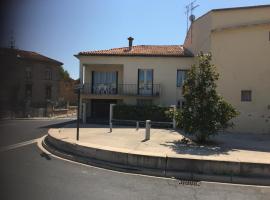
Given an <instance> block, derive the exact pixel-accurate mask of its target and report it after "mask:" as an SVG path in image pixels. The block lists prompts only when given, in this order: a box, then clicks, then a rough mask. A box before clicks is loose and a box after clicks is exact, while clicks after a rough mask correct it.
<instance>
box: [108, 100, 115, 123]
mask: <svg viewBox="0 0 270 200" xmlns="http://www.w3.org/2000/svg"><path fill="white" fill-rule="evenodd" d="M114 106H115V104H110V121H109V124H110V123H112V119H113V107H114Z"/></svg>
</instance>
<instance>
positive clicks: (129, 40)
mask: <svg viewBox="0 0 270 200" xmlns="http://www.w3.org/2000/svg"><path fill="white" fill-rule="evenodd" d="M133 40H134V38H133V37H129V38H128V50H129V51H131V49H132V42H133Z"/></svg>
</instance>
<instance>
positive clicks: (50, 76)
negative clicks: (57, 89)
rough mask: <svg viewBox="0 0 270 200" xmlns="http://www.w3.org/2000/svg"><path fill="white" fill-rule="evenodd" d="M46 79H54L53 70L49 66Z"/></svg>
mask: <svg viewBox="0 0 270 200" xmlns="http://www.w3.org/2000/svg"><path fill="white" fill-rule="evenodd" d="M45 79H46V80H52V70H51V69H50V68H47V69H46V71H45Z"/></svg>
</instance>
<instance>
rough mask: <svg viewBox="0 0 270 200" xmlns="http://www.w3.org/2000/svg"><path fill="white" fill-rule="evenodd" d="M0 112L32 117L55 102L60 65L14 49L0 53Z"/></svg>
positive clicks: (44, 57)
mask: <svg viewBox="0 0 270 200" xmlns="http://www.w3.org/2000/svg"><path fill="white" fill-rule="evenodd" d="M0 63H1V73H0V79H1V86H0V87H1V90H0V101H1V102H0V106H1V108H0V110H1V112H2V113H3V112H7V111H12V112H13V113H16V114H17V115H19V116H25V115H28V114H29V115H35V114H33V113H32V110H31V108H46V107H47V105H48V103H50V104H53V103H55V102H57V101H58V98H59V79H60V77H59V69H60V66H61V65H62V64H63V63H61V62H59V61H57V60H54V59H51V58H48V57H46V56H43V55H41V54H38V53H35V52H31V51H24V50H19V49H14V48H1V49H0Z"/></svg>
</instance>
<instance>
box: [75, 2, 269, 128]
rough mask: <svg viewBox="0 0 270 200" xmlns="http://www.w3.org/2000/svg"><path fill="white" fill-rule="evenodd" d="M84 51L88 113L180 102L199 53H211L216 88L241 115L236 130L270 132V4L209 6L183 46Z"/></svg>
mask: <svg viewBox="0 0 270 200" xmlns="http://www.w3.org/2000/svg"><path fill="white" fill-rule="evenodd" d="M132 39H133V38H129V45H128V47H124V48H116V49H110V50H102V51H88V52H80V53H79V54H78V55H76V57H77V58H78V59H79V60H80V80H81V83H82V84H84V89H83V95H82V98H81V101H82V103H83V105H84V109H83V111H84V112H85V113H86V114H85V116H87V117H95V118H99V117H100V118H101V117H105V116H108V115H109V114H108V104H109V103H117V102H123V103H128V104H151V103H153V104H158V105H164V106H169V105H177V106H179V107H181V105H182V104H183V103H184V99H183V96H182V84H183V81H184V79H185V76H186V70H188V69H189V68H190V66H191V65H192V64H195V63H196V55H197V54H198V53H199V52H200V51H203V52H205V53H208V52H211V53H212V55H213V64H215V65H216V67H217V69H218V72H219V74H220V79H219V81H218V92H219V93H220V94H221V95H222V96H223V97H224V98H225V99H226V100H227V101H228V102H229V103H231V104H232V105H233V106H234V107H235V108H236V109H237V110H238V111H239V112H240V115H239V116H238V117H237V118H235V119H234V122H235V127H234V129H233V130H232V131H237V132H253V133H270V122H269V121H270V95H269V90H270V79H269V74H270V59H269V55H270V5H264V6H253V7H240V8H228V9H216V10H211V11H209V12H208V13H206V14H205V15H203V16H201V17H199V18H198V19H196V20H195V21H193V22H192V24H191V27H190V29H189V32H188V33H187V36H186V39H185V42H184V45H168V46H160V45H157V46H148V45H142V46H133V45H132Z"/></svg>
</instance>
